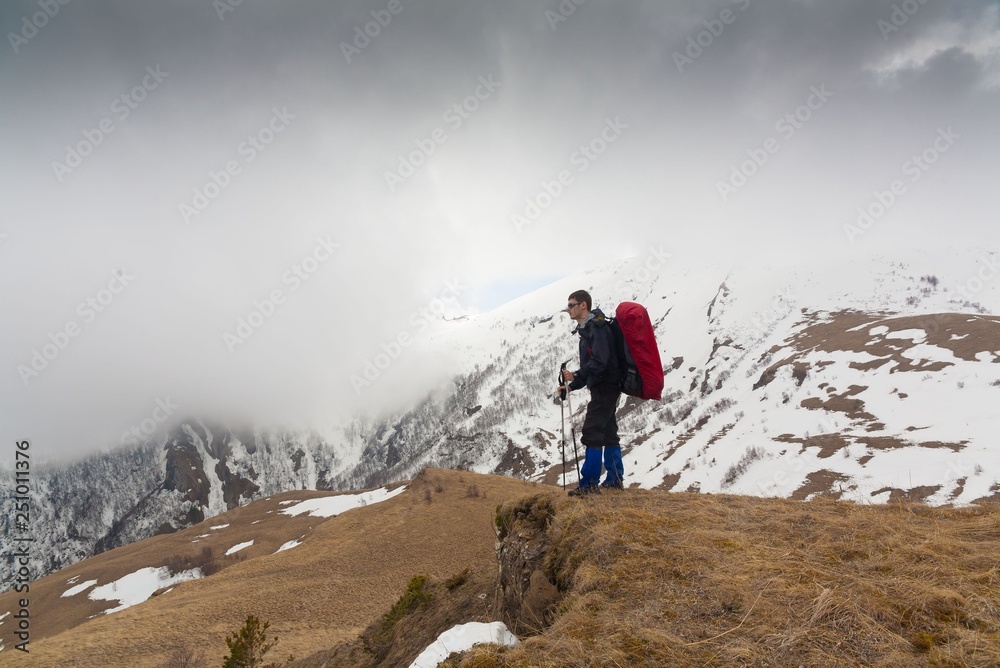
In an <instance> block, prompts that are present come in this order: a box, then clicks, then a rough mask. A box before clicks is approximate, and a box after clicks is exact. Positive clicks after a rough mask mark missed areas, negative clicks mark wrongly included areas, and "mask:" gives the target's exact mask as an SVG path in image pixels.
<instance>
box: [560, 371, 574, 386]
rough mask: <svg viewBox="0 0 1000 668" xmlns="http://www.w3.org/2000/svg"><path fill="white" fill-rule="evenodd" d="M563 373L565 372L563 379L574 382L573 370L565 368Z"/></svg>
mask: <svg viewBox="0 0 1000 668" xmlns="http://www.w3.org/2000/svg"><path fill="white" fill-rule="evenodd" d="M562 373H563V380H565V381H568V382H570V383H572V382H573V372H572V371H570V370H569V369H563V372H562Z"/></svg>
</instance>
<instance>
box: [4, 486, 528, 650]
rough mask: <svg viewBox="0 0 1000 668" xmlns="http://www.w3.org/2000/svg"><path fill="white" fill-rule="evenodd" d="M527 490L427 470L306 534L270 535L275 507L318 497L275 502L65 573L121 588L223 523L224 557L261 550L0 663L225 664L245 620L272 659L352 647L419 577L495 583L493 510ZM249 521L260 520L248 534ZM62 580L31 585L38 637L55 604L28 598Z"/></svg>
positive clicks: (312, 522)
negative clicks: (178, 656) (113, 565)
mask: <svg viewBox="0 0 1000 668" xmlns="http://www.w3.org/2000/svg"><path fill="white" fill-rule="evenodd" d="M534 488H535V486H534V485H532V484H531V483H526V482H524V481H521V480H515V479H511V478H503V477H499V476H482V475H476V474H471V473H465V472H460V471H447V470H439V469H430V470H428V471H427V472H425V473H424V474H422V475H421V476H419V477H418V478H417V479H416V480H414V481H413V482H412V484H410V486H409V488H408V489H407V491H406V492H404V493H402V494H401V495H399V496H397V497H395V498H393V499H389V500H388V501H385V502H382V503H378V504H373V505H371V506H367V507H364V508H358V509H355V510H351V511H348V512H346V513H343V514H342V515H339V516H337V517H333V518H330V519H323V518H316V517H312V518H308V520H309V521H308V522H306V523H305V527H306V529H305V530H303V527H301V526H296V528H295V530H294V531H291V532H289V531H284V530H282V531H278V530H277V529H276V528H275V527H268V524H270V523H271V520H272V519H273V518H275V517H277V518H278V520H277V522H278V523H281V522H292V521H293V520H292V518H288V517H287V516H284V515H281V516H278V515H277V513H276V509H277V508H278V507H279V506H277V504H278V502H279V501H281V500H287V499H289V498H301V499H305V498H310V497H316V496H326V494H323V493H317V492H297V493H287V494H284V495H281V496H280V497H278V496H276V497H272V499H271V500H269V501H261V502H257V503H255V504H251V505H250V506H247V507H245V508H240V509H236V510H233V511H230V512H229V513H226V514H224V515H221V516H218V517H215V518H212V520H209V521H208V522H205V523H202V524H200V525H198V526H197V527H192V529H190V530H188V531H186V532H181V533H179V534H175V535H171V536H159V537H157V538H154V539H150V540H149V541H142V542H141V543H137V544H136V545H131V546H127V547H124V548H120V549H119V550H115V551H113V552H110V553H108V554H106V555H99V556H98V557H95V558H93V559H89V560H87V561H85V562H82V563H81V564H77V565H76V566H74V567H73V569H77V571H79V573H80V574H81V577H80V580H79V581H84V580H86V579H92V578H93V577H94V576H93V575H90V576H89V577H88V573H90V572H92V571H88V570H87V569H88V568H95V567H96V568H97V569H101V568H107V566H106V565H103V560H105V559H110V558H116V559H120V560H122V561H121V564H120V565H121V566H123V567H126V570H124V571H123V572H121V573H119V574H117V575H116V576H115V577H120V576H121V575H124V574H125V573H128V572H132V571H134V570H137V569H139V568H142V567H144V566H149V565H155V564H152V563H151V561H152V559H151V557H150V552H149V551H150V550H154V551H159V552H175V551H179V550H181V549H187V548H190V547H191V545H192V544H191V543H190V541H191V539H192V538H193V537H194V536H195V535H198V534H205V533H210V532H209V531H207V530H205V528H206V527H207V526H209V525H219V524H225V523H227V522H229V523H230V525H231V526H230V527H228V528H226V529H224V530H222V531H230V530H231V529H237V528H239V532H233V533H232V534H230V536H229V537H227V539H226V540H225V541H224V542H225V543H226V545H227V547H231V545H232V544H235V543H238V542H242V541H246V540H250V538H254V539H255V541H256V542H255V545H254V547H257V545H258V543H259V544H261V545H262V548H261V550H260V553H259V554H258V555H257V556H255V555H254V554H253V553H251V550H252V549H253V548H247V549H246V550H245V551H241V552H239V553H237V554H238V555H242V554H244V552H246V553H247V555H248V556H247V558H246V560H245V561H242V562H239V563H236V564H233V565H231V566H229V567H227V568H225V569H224V570H222V571H220V572H218V573H216V574H214V575H211V576H210V577H208V578H205V579H203V580H197V581H192V582H185V583H182V584H180V585H178V586H176V587H175V588H174V590H173V591H170V592H169V593H166V594H162V595H160V596H156V597H154V598H152V599H150V600H149V601H147V602H145V603H143V604H141V605H138V606H135V607H133V608H129V609H127V610H123V611H121V612H117V613H114V614H111V615H101V616H98V617H96V618H94V619H91V620H89V621H86V622H84V623H81V624H79V625H78V626H75V627H74V628H70V629H67V630H64V631H62V632H61V633H59V634H58V635H54V636H50V637H47V638H41V639H38V640H36V639H35V637H34V635H33V637H32V643H31V650H32V651H31V654H30V656H27V657H26V656H25V655H23V654H22V653H20V652H17V653H16V655H15V652H13V651H12V650H13V647H12V646H10V644H9V645H8V648H7V649H6V650H4V651H3V652H2V653H0V666H8V665H9V666H14V665H17V666H26V667H31V666H55V665H58V666H87V667H90V666H94V667H97V666H102V667H103V666H135V667H136V668H144V667H147V666H148V667H154V666H160V665H164V662H165V661H166V659H167V657H168V655H169V654H170V652H171V651H173V649H174V648H176V647H178V646H183V645H187V646H190V647H194V648H197V649H199V650H201V651H203V652H204V653H205V654H206V656H207V657H208V659H209V660H210V664H215V663H216V662H218V663H221V659H222V657H223V656H224V655H225V653H226V647H225V642H224V638H225V636H226V634H227V633H229V632H230V631H233V630H235V629H237V628H238V627H240V626H241V625H242V623H243V620H244V619H245V618H246V616H247V615H248V614H255V615H257V616H259V617H261V618H262V619H267V620H269V621H270V622H271V629H270V632H273V633H274V634H275V635H277V636H278V638H279V643H278V646H277V648H276V649H275V650H274V655H275V658H278V657H285V656H287V655H288V654H289V653H291V654H294V655H296V656H306V655H309V654H311V653H313V652H315V651H318V650H321V649H324V648H328V647H330V646H332V645H335V644H337V643H339V642H342V641H345V640H351V639H353V638H355V637H356V636H357V635H358V633H360V632H361V631H362V630H363V629H364V628H365V627H366V626H367V625H368V624H370V623H371V622H372V621H374V620H375V619H376V618H377V617H378V616H379V615H381V614H382V613H383V612H385V610H386V609H387V608H389V607H390V606H391V605H392V603H393V602H394V601H395V600H396V599H397V598H398V597H399V593H400V591H402V590H404V589H405V588H406V585H407V583H408V582H409V580H410V578H411V577H412V576H413V575H414V574H416V573H424V574H427V575H430V576H431V577H436V578H447V577H450V576H453V575H455V574H457V573H459V572H461V571H463V570H464V569H466V568H468V569H470V572H471V573H472V574H474V575H476V576H478V577H481V578H482V579H483V580H484V581H488V580H489V579H490V578H491V577H492V576H494V575H495V572H496V558H495V553H494V536H493V532H492V529H491V527H492V518H493V513H494V510H495V508H496V506H497V504H498V503H500V502H501V501H503V500H506V499H510V498H516V497H518V496H521V495H523V494H524V493H526V491H528V490H531V489H534ZM428 498H429V499H430V500H428ZM267 511H274V512H271V513H268V512H267ZM282 518H283V519H282ZM254 519H261V520H262V521H261V522H259V523H258V524H256V525H252V524H250V522H252V521H253V520H254ZM297 519H298V518H297ZM309 526H312V530H311V533H308V527H309ZM199 527H201V528H200V529H199ZM303 533H308V535H307V537H306V539H305V541H304V542H303V543H302V545H300V546H298V547H296V548H294V549H291V550H287V551H284V552H281V553H278V554H272V553H273V552H274V551H275V550H276V549H277V547H278V546H279V545H281V544H282V543H284V542H286V541H288V540H292V539H294V538H298V536H299V535H302V534H303ZM293 534H294V535H293ZM212 538H213V540H216V539H217V538H216V537H215V536H213V537H212ZM265 542H266V543H267V545H266V547H263V544H264V543H265ZM198 545H199V544H195V547H197V546H198ZM222 551H223V552H224V550H222ZM91 562H93V563H91ZM88 564H89V566H88ZM69 570H70V569H66V570H64V571H60V572H59V573H54V574H53V575H51V576H49V577H47V578H44V579H43V580H40V581H39V582H37V583H33V584H32V594H33V598H32V612H33V615H34V617H35V619H36V621H37V622H38V623H39V624H40V626H44V623H43V622H42V618H44V617H45V616H47V615H48V614H52V615H53V616H58V615H59V613H58V612H56V610H57V605H50V606H49V607H48V612H47V611H46V610H45V609H44V608H43V607H42V606H39V607H38V608H35V601H36V599H35V598H34V595H35V592H36V591H37V592H38V595H37V596H38V601H39V602H41V600H42V598H43V596H44V595H45V593H44V592H45V591H46V590H47V589H49V590H51V591H58V592H59V593H62V592H63V591H65V590H66V589H68V588H69V586H70V585H68V584H67V583H66V580H67V579H68V578H69V577H71V576H72V575H74V574H76V571H74V573H70V572H69ZM93 572H97V570H95V571H93ZM106 581H107V580H100V581H99V584H103V583H104V582H106ZM58 595H59V594H56V597H57V598H58ZM80 596H86V594H81V595H80ZM65 601H67V599H62V602H65ZM91 614H93V613H91ZM25 659H27V660H25Z"/></svg>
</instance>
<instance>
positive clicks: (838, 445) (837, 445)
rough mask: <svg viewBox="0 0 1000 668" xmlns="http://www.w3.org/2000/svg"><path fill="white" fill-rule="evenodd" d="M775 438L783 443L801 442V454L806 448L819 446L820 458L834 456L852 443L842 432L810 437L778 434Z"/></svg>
mask: <svg viewBox="0 0 1000 668" xmlns="http://www.w3.org/2000/svg"><path fill="white" fill-rule="evenodd" d="M774 440H775V441H780V442H782V443H798V444H800V445H801V446H802V448H801V449H800V450H799V454H802V453H803V452H805V451H806V448H819V454H818V455H817V456H818V457H819V458H820V459H826V458H827V457H832V456H833V455H835V454H836V453H837V452H839V451H841V450H843V449H844V448H846V447H848V446H850V445H851V444H850V443H849V442H848V441H847V439H845V438H844V436H843V435H842V434H817V435H816V436H810V437H809V438H798V437H795V436H792V435H791V434H782V435H781V436H776V437H775V438H774Z"/></svg>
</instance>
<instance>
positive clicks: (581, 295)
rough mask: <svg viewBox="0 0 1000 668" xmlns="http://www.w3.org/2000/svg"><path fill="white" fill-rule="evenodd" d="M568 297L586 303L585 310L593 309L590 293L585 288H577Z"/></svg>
mask: <svg viewBox="0 0 1000 668" xmlns="http://www.w3.org/2000/svg"><path fill="white" fill-rule="evenodd" d="M569 298H570V299H575V300H576V301H578V302H585V303H586V304H587V310H588V311H593V310H594V302H592V301H591V300H590V293H589V292H587V291H586V290H577V291H576V292H574V293H572V294H570V296H569Z"/></svg>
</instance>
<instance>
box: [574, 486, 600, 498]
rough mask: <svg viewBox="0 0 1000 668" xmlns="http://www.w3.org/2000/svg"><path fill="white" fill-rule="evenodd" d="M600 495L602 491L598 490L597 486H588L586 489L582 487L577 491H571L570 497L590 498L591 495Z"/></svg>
mask: <svg viewBox="0 0 1000 668" xmlns="http://www.w3.org/2000/svg"><path fill="white" fill-rule="evenodd" d="M600 493H601V490H599V489H598V488H597V485H587V486H586V487H584V486H583V485H581V486H580V487H577V488H576V489H571V490H569V495H570V496H589V495H591V494H600Z"/></svg>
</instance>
